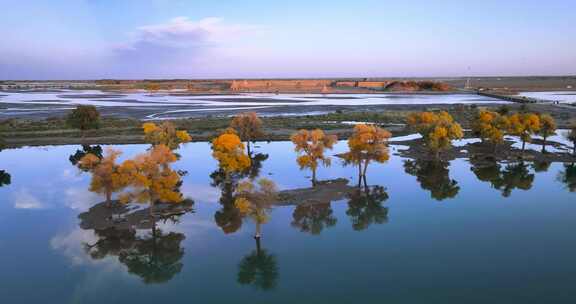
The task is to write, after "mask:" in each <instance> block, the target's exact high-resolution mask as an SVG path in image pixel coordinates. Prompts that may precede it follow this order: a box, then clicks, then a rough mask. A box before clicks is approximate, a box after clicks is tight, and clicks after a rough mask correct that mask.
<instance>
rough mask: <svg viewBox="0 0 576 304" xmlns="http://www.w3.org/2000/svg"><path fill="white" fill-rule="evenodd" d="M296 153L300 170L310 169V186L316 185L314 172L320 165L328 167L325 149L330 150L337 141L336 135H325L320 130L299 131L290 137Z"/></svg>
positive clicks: (328, 162)
mask: <svg viewBox="0 0 576 304" xmlns="http://www.w3.org/2000/svg"><path fill="white" fill-rule="evenodd" d="M290 139H291V140H292V142H293V143H294V146H295V148H294V149H295V150H296V152H297V153H298V155H299V156H298V158H297V162H298V165H300V169H305V168H310V170H311V171H312V185H313V186H315V185H316V170H317V169H318V165H319V164H320V163H322V164H323V165H324V166H325V167H328V166H330V157H326V156H325V155H324V152H325V150H326V149H332V147H333V146H334V144H335V143H336V142H337V141H338V138H337V137H336V135H327V134H325V133H324V131H322V130H320V129H316V130H312V131H309V130H300V131H298V132H297V133H294V134H292V136H291V137H290Z"/></svg>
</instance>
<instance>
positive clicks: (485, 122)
mask: <svg viewBox="0 0 576 304" xmlns="http://www.w3.org/2000/svg"><path fill="white" fill-rule="evenodd" d="M509 128H510V121H509V120H508V118H507V117H506V116H502V115H500V114H499V113H496V112H491V111H484V110H482V111H480V112H479V113H478V116H477V117H476V119H475V120H474V121H473V122H472V131H473V132H474V134H476V135H478V137H480V138H481V139H482V140H486V141H489V142H491V143H492V144H494V145H497V144H501V143H503V142H504V135H505V133H506V132H507V131H508V129H509Z"/></svg>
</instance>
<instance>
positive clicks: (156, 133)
mask: <svg viewBox="0 0 576 304" xmlns="http://www.w3.org/2000/svg"><path fill="white" fill-rule="evenodd" d="M142 129H143V130H144V140H145V141H146V142H147V143H150V144H152V145H154V146H155V145H165V146H167V147H168V148H170V149H171V150H175V149H178V148H179V147H180V144H184V143H188V142H190V141H191V140H192V138H191V137H190V135H189V134H188V132H186V131H178V130H176V127H175V126H174V124H173V123H171V122H168V121H165V122H163V123H162V124H160V125H156V124H155V123H152V122H147V123H144V124H143V125H142Z"/></svg>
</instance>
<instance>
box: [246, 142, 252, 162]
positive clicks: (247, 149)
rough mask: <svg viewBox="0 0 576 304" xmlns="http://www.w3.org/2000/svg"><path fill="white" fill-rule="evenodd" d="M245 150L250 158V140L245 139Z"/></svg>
mask: <svg viewBox="0 0 576 304" xmlns="http://www.w3.org/2000/svg"><path fill="white" fill-rule="evenodd" d="M246 152H248V156H250V158H252V151H251V149H250V140H247V141H246Z"/></svg>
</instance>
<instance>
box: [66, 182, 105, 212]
mask: <svg viewBox="0 0 576 304" xmlns="http://www.w3.org/2000/svg"><path fill="white" fill-rule="evenodd" d="M101 200H102V198H101V197H99V196H98V195H97V194H96V193H93V192H90V191H88V190H86V189H84V188H68V189H66V191H64V204H65V205H66V206H68V207H69V208H70V209H72V210H80V211H86V210H88V209H90V207H92V206H93V205H94V204H96V203H98V202H99V201H101Z"/></svg>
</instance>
